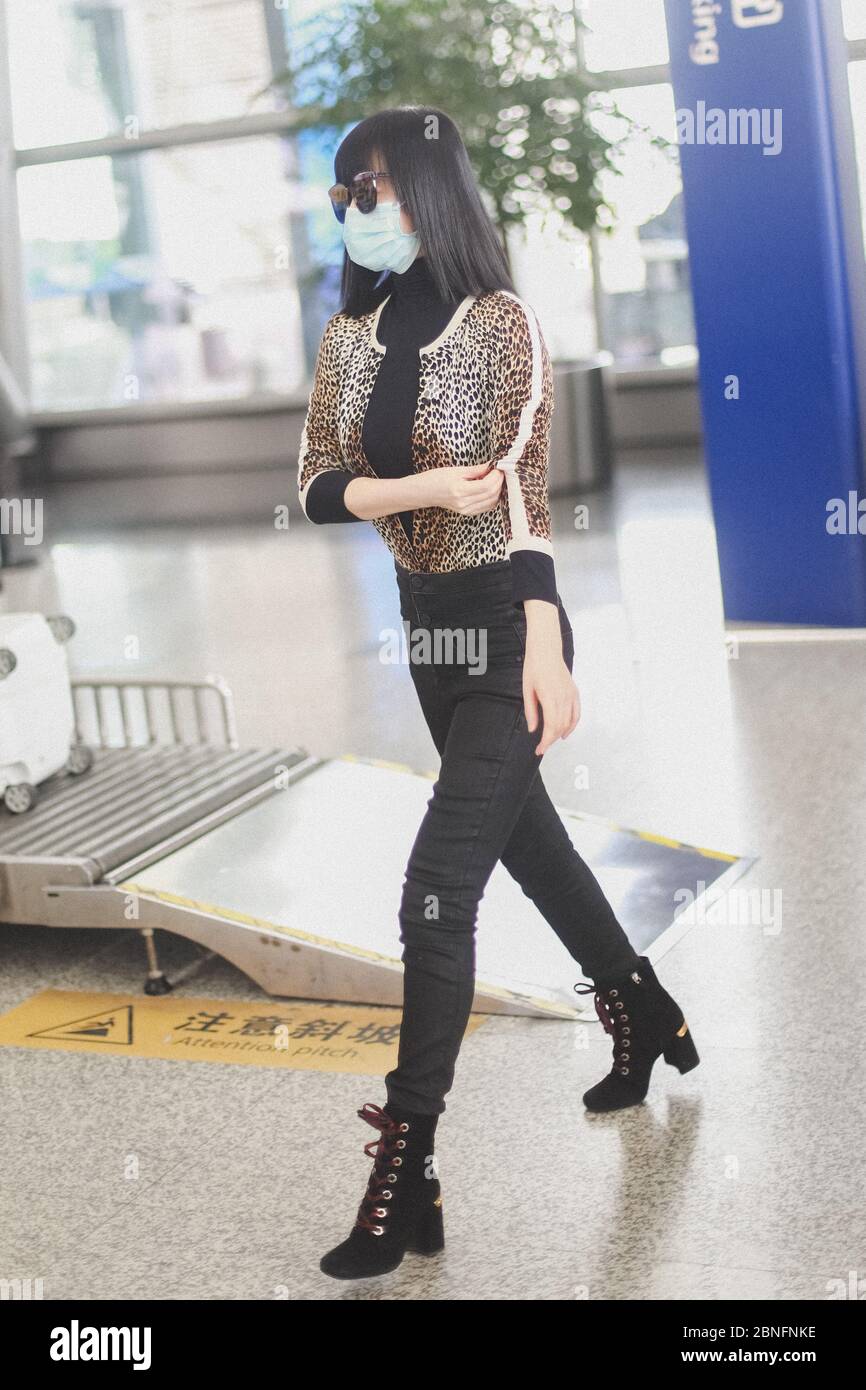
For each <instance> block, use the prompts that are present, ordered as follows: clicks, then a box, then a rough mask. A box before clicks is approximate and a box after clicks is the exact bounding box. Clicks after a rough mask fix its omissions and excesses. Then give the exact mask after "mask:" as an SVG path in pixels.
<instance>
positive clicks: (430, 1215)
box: [406, 1197, 445, 1255]
mask: <svg viewBox="0 0 866 1390" xmlns="http://www.w3.org/2000/svg"><path fill="white" fill-rule="evenodd" d="M406 1248H407V1250H411V1251H412V1252H413V1253H414V1254H416V1255H438V1253H439V1251H440V1250H444V1249H445V1223H444V1221H443V1220H442V1198H441V1197H437V1198H436V1201H435V1202H430V1203H429V1204H426V1205H425V1207H424V1210H423V1212H422V1213H421V1215H420V1216H419V1217H418V1224H417V1225H416V1227H415V1234H414V1236H413V1238H412V1240H410V1242H409V1244H408V1246H407V1247H406Z"/></svg>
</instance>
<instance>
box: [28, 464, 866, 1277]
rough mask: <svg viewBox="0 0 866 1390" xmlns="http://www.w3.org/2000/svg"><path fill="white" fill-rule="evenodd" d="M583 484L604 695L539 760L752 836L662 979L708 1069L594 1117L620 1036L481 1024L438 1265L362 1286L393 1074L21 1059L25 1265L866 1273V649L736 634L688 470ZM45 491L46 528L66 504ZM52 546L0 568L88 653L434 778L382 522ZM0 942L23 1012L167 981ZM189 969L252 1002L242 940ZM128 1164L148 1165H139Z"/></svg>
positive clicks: (579, 609) (702, 823)
mask: <svg viewBox="0 0 866 1390" xmlns="http://www.w3.org/2000/svg"><path fill="white" fill-rule="evenodd" d="M291 484H292V479H291V478H290V477H287V483H286V491H288V490H289V489H290V488H291ZM166 486H169V483H168V482H166ZM589 502H590V528H589V530H588V531H575V530H574V529H573V527H572V525H571V521H572V513H571V507H570V505H569V503H568V502H560V503H557V504H556V506H555V549H556V557H557V568H558V575H559V586H560V592H561V593H562V596H563V599H564V601H565V604H566V607H567V609H568V612H569V615H570V617H571V621H572V626H573V628H574V633H575V648H576V658H575V675H576V679H577V681H578V684H579V686H580V689H581V693H582V697H583V705H584V716H583V719H582V722H581V724H580V725H579V726H578V728H577V730H576V731H575V733H574V735H573V736H572V737H571V739H569V740H568V741H567V742H565V743H561V744H558V745H556V746H555V747H554V748H553V749H552V750H551V751H550V753H548V754H547V756H546V758H545V765H544V766H545V771H544V776H545V781H546V782H547V784H548V787H549V789H550V791H551V795H552V796H553V798H554V800H555V801H557V802H558V803H559V804H561V805H562V806H566V807H571V808H573V809H575V810H580V811H586V812H589V813H591V814H596V815H600V816H603V817H605V818H607V819H611V820H615V821H617V822H619V823H621V824H631V825H639V826H646V827H649V826H660V827H663V828H664V830H665V832H666V833H667V834H669V835H671V836H672V837H674V838H676V839H681V840H683V841H687V842H689V843H693V844H698V845H720V846H723V847H725V848H730V849H732V850H754V851H756V852H757V853H758V854H759V855H760V860H759V862H758V864H757V865H756V866H755V868H754V869H753V870H752V871H751V873H750V874H749V875H748V877H747V878H745V879H743V880H741V883H739V884H737V885H735V887H734V889H733V890H732V893H731V895H730V902H726V900H722V903H721V904H720V910H719V912H718V913H717V914H716V915H715V918H714V920H712V921H707V922H699V923H698V924H696V925H695V926H693V927H692V929H691V930H690V931H689V932H688V934H687V935H686V936H685V937H684V938H683V939H682V940H681V941H680V942H679V944H678V945H677V946H676V948H675V949H674V950H673V951H672V952H670V954H668V955H667V956H666V957H665V959H664V963H663V967H662V969H661V971H660V973H661V975H662V978H663V980H664V983H665V984H666V986H667V988H668V989H669V990H671V992H672V993H673V994H674V995H675V996H676V997H677V999H679V1001H680V1002H681V1003H682V1005H683V1007H684V1009H685V1010H686V1011H687V1014H688V1018H689V1022H690V1024H691V1027H692V1029H693V1032H694V1035H695V1040H696V1042H697V1045H698V1048H699V1051H700V1053H701V1058H702V1064H701V1066H700V1067H699V1068H698V1069H697V1070H696V1071H694V1072H692V1073H690V1074H689V1075H687V1076H686V1077H680V1076H679V1075H677V1074H676V1073H675V1072H673V1071H672V1070H671V1069H670V1068H667V1067H664V1068H661V1069H660V1070H659V1071H658V1072H657V1074H656V1076H655V1077H654V1080H653V1086H652V1090H651V1092H650V1097H649V1100H648V1101H647V1103H646V1105H645V1106H644V1107H642V1108H640V1109H639V1110H636V1111H632V1112H627V1113H625V1114H623V1115H620V1116H618V1117H617V1116H613V1117H589V1116H587V1115H586V1113H585V1112H584V1111H583V1108H582V1106H581V1102H580V1096H581V1093H582V1091H583V1090H584V1089H585V1088H586V1086H587V1084H590V1083H592V1082H593V1081H595V1080H597V1079H598V1078H599V1077H600V1076H601V1075H602V1074H603V1073H604V1072H605V1071H607V1069H608V1066H609V1062H610V1051H609V1046H608V1042H609V1040H608V1039H607V1038H606V1037H604V1036H603V1035H602V1033H601V1029H600V1028H597V1027H592V1026H587V1025H580V1024H578V1025H574V1024H570V1023H568V1022H559V1021H556V1020H537V1019H517V1018H494V1019H490V1020H489V1021H488V1022H487V1023H486V1024H485V1025H484V1027H483V1028H482V1029H480V1030H479V1031H478V1033H477V1035H476V1036H475V1037H473V1038H472V1040H471V1045H467V1047H466V1049H465V1050H464V1053H463V1054H462V1056H461V1059H460V1063H459V1065H458V1072H457V1079H456V1083H455V1086H454V1089H453V1091H452V1092H451V1094H450V1095H449V1098H448V1108H447V1112H446V1114H445V1116H444V1117H443V1119H442V1121H441V1122H440V1127H439V1140H438V1148H439V1155H440V1157H439V1166H440V1169H441V1176H442V1181H443V1190H444V1192H445V1193H446V1210H447V1217H446V1224H447V1227H448V1231H447V1240H448V1246H447V1251H446V1254H445V1256H444V1258H439V1259H437V1260H434V1261H423V1260H422V1259H420V1257H409V1258H408V1259H407V1260H406V1262H405V1263H404V1265H403V1266H402V1267H401V1269H400V1270H399V1271H398V1272H397V1273H396V1274H394V1275H391V1276H389V1277H388V1278H387V1279H385V1280H382V1281H381V1282H375V1283H372V1284H366V1285H358V1286H350V1287H347V1288H343V1287H342V1286H340V1287H339V1288H338V1287H337V1286H336V1285H334V1284H332V1283H331V1281H328V1280H326V1279H325V1277H324V1276H321V1275H320V1274H319V1273H318V1269H317V1262H318V1258H319V1256H320V1254H321V1253H322V1252H323V1251H324V1250H326V1249H328V1248H330V1246H331V1245H333V1244H334V1243H335V1241H336V1240H337V1239H341V1238H342V1236H343V1235H344V1234H346V1233H347V1231H348V1228H349V1226H350V1225H351V1222H352V1220H353V1219H354V1213H355V1210H356V1208H357V1203H358V1201H359V1200H360V1196H361V1192H362V1191H363V1187H364V1183H365V1182H366V1177H367V1172H368V1164H367V1161H366V1160H365V1159H364V1156H363V1153H362V1146H363V1145H364V1144H365V1143H366V1142H367V1140H368V1137H369V1136H368V1133H363V1132H362V1131H365V1130H366V1129H367V1127H366V1126H365V1125H363V1123H362V1122H361V1121H360V1120H358V1119H357V1118H356V1116H355V1111H356V1110H357V1109H358V1108H359V1107H360V1106H361V1104H362V1103H363V1102H364V1101H365V1100H371V1101H374V1102H376V1103H381V1101H382V1099H383V1095H382V1092H381V1088H380V1087H378V1086H376V1085H375V1084H373V1085H371V1084H370V1083H369V1082H368V1081H367V1080H365V1079H363V1078H357V1077H352V1076H333V1075H321V1074H316V1073H282V1074H279V1075H278V1074H277V1073H276V1072H275V1071H272V1070H267V1069H262V1070H260V1069H258V1068H254V1067H250V1068H232V1067H226V1068H219V1067H200V1068H196V1067H186V1066H184V1065H182V1064H177V1063H171V1062H167V1061H160V1060H143V1059H142V1060H135V1059H129V1060H122V1059H118V1058H116V1057H102V1058H99V1057H91V1056H87V1057H83V1056H82V1057H79V1056H73V1055H71V1054H60V1053H48V1052H46V1053H41V1052H39V1053H38V1052H31V1051H17V1050H14V1049H6V1048H4V1049H0V1070H2V1072H3V1075H4V1079H5V1080H6V1082H7V1085H6V1086H4V1095H5V1096H6V1100H5V1102H4V1104H5V1123H4V1127H3V1135H2V1139H0V1171H2V1172H3V1174H4V1182H5V1186H6V1194H5V1195H6V1197H7V1201H6V1203H5V1208H6V1212H7V1216H6V1220H5V1222H4V1234H3V1237H2V1241H3V1246H2V1250H0V1266H2V1268H3V1272H4V1276H5V1277H8V1278H12V1277H15V1276H16V1275H21V1276H22V1277H23V1276H26V1275H28V1274H30V1275H34V1276H35V1275H40V1276H44V1278H45V1296H46V1297H56V1298H71V1297H95V1298H100V1297H102V1298H105V1297H116V1296H120V1297H130V1298H140V1297H148V1296H154V1295H155V1296H157V1297H163V1298H178V1297H180V1298H241V1299H245V1298H270V1297H274V1296H275V1294H274V1290H275V1289H276V1288H277V1287H278V1286H284V1287H286V1288H287V1289H288V1291H289V1296H290V1297H292V1298H301V1299H333V1298H334V1297H339V1298H350V1299H357V1298H360V1299H369V1298H373V1299H379V1298H385V1299H387V1298H398V1299H418V1298H430V1299H452V1298H455V1299H484V1298H491V1299H492V1298H506V1299H524V1298H526V1299H571V1298H576V1299H581V1298H586V1297H589V1298H650V1299H653V1298H693V1297H705V1298H723V1297H728V1296H744V1297H747V1298H755V1299H764V1298H776V1297H780V1298H794V1297H801V1296H802V1297H807V1298H815V1299H823V1298H826V1297H828V1296H830V1291H831V1290H832V1289H833V1288H834V1287H836V1286H835V1285H834V1284H833V1283H832V1282H831V1281H840V1283H841V1284H849V1285H850V1276H851V1272H852V1271H854V1272H855V1278H854V1281H853V1285H854V1286H855V1287H856V1282H857V1277H859V1278H861V1279H862V1278H863V1277H864V1275H866V1271H864V1269H863V1258H864V1256H863V1251H864V1216H863V1209H862V1201H861V1199H860V1193H861V1192H862V1190H863V1188H864V1185H866V1184H864V1179H866V1158H864V1155H863V1149H862V1132H861V1131H862V1125H861V1123H860V1120H859V1116H860V1115H861V1114H862V1110H863V1099H864V1097H863V1080H862V1076H861V1070H862V1069H861V1068H860V1067H859V1066H858V1061H857V1049H856V1030H855V1031H854V1032H853V1033H852V1024H853V1023H854V1022H855V1021H856V1020H857V1019H858V1018H859V1011H860V1009H861V998H860V996H861V984H860V981H861V979H862V976H863V969H864V957H866V941H864V934H863V930H862V921H863V910H862V906H861V904H862V901H863V889H864V887H866V867H864V866H866V858H864V855H863V844H864V841H866V796H864V791H866V785H864V784H866V760H864V758H863V755H862V753H863V747H864V742H866V701H864V698H863V696H864V689H866V643H860V642H856V641H854V642H850V641H849V642H841V641H840V642H838V643H836V642H816V643H812V644H810V643H779V644H761V645H746V644H745V643H743V644H741V645H740V646H739V647H737V645H736V643H735V642H734V643H731V642H728V643H727V644H726V641H725V634H724V630H723V626H722V619H721V604H720V599H719V592H718V581H717V575H716V569H715V562H714V554H713V541H712V527H711V522H710V517H709V511H708V507H707V501H706V493H705V486H704V481H703V475H702V471H701V469H700V468H699V467H698V466H697V464H695V463H694V462H693V461H690V460H684V461H680V460H664V459H661V458H658V459H653V458H651V457H642V458H640V459H632V460H623V462H622V465H621V466H620V468H619V470H618V476H617V484H616V488H615V491H614V494H613V496H611V497H610V498H604V499H592V498H590V499H589ZM45 515H46V528H47V530H48V532H49V533H50V532H51V522H52V507H51V498H50V497H49V498H47V499H46V507H45ZM50 540H51V548H50V554H47V555H46V556H45V558H44V560H43V562H42V564H40V565H39V566H38V567H32V568H29V569H23V570H20V571H16V572H14V573H11V574H8V575H6V576H4V580H5V587H4V591H3V594H2V605H3V608H4V609H5V610H6V611H11V610H13V609H25V608H28V607H36V608H41V609H43V610H44V611H67V612H69V613H71V614H72V615H73V616H74V617H75V619H76V621H77V623H78V634H77V636H76V638H75V640H74V643H73V645H72V647H71V648H70V652H71V656H72V659H73V661H74V663H75V667H76V669H77V670H78V671H79V672H82V673H84V672H91V673H97V672H106V673H107V672H109V671H117V670H118V669H121V670H126V669H129V668H130V666H132V669H134V671H135V672H137V673H140V674H159V673H168V674H171V675H178V676H194V675H200V674H204V673H208V672H212V671H216V672H219V673H221V674H222V675H224V676H225V677H226V679H227V680H228V682H229V684H230V685H231V686H232V688H233V690H234V692H235V697H236V701H237V707H238V715H239V723H240V734H241V738H242V740H243V741H244V742H248V743H265V744H268V745H277V744H280V743H283V742H285V741H286V740H287V739H288V740H291V741H293V742H298V743H301V744H304V745H306V746H307V747H309V748H310V749H312V750H315V751H317V752H320V753H323V754H333V753H343V752H347V751H351V752H356V753H359V754H362V755H364V756H365V757H374V758H384V759H389V760H393V761H396V762H402V763H408V764H410V765H412V766H414V767H417V768H419V769H426V768H431V767H433V766H435V755H434V751H433V746H432V743H431V741H430V739H429V736H428V734H427V732H426V729H425V727H424V725H423V721H422V720H421V716H420V713H419V711H418V709H417V707H416V705H415V704H414V697H413V694H412V690H411V687H410V683H409V677H408V672H407V670H406V668H405V667H401V666H397V665H391V664H388V663H386V662H383V661H381V660H380V646H381V644H382V643H383V642H384V641H385V638H384V637H383V633H387V631H388V630H392V631H393V630H394V629H395V628H398V627H399V612H398V610H397V604H396V593H395V587H394V579H393V573H392V570H391V567H390V560H389V557H388V555H387V552H386V551H384V549H383V547H382V544H381V542H380V540H379V538H378V536H377V535H376V534H375V532H374V531H373V528H372V527H367V526H363V525H359V526H345V527H334V528H324V527H322V528H317V527H313V526H311V525H309V523H307V522H305V521H304V520H303V518H298V517H297V516H296V515H295V516H293V518H292V523H291V527H290V530H289V531H288V533H285V532H282V531H276V530H273V529H271V527H270V526H269V523H268V520H267V519H265V520H262V521H259V522H255V521H252V520H251V521H250V522H249V524H243V525H240V524H232V525H227V526H226V527H224V528H219V529H215V528H204V527H203V528H201V529H198V530H196V529H193V530H191V529H190V528H189V527H186V526H185V527H177V528H174V529H172V528H165V527H164V528H161V529H160V530H159V531H140V530H139V531H133V530H128V529H120V528H118V529H116V530H109V531H105V532H100V531H99V530H98V529H96V528H95V527H94V528H93V529H91V530H89V531H85V530H83V529H82V528H78V529H77V530H72V529H67V530H66V531H64V532H61V533H60V534H58V531H57V528H56V527H55V530H54V532H53V535H50ZM46 548H47V547H46ZM322 835H323V836H325V835H327V826H322ZM334 853H335V855H337V854H339V846H338V845H335V846H334ZM747 892H748V893H749V903H748V910H746V911H743V898H744V896H745V894H746V893H747ZM766 903H771V904H772V911H769V912H766V913H765V912H764V910H763V905H764V904H766ZM756 904H760V907H756ZM346 910H347V912H351V903H347V905H346ZM2 942H3V956H4V966H5V969H4V971H3V982H2V986H0V991H2V994H0V1006H2V1007H3V1008H9V1007H11V1006H12V1005H14V1004H16V1003H18V1002H20V1001H21V1000H22V999H24V998H25V997H27V996H28V995H29V994H32V993H34V992H35V991H36V990H38V989H42V988H49V987H52V988H58V989H62V988H66V989H91V990H105V991H109V992H115V993H121V992H126V991H130V990H137V989H138V987H139V984H140V978H141V974H142V960H141V956H140V953H139V950H138V948H137V944H136V943H134V942H133V941H132V940H130V939H127V938H126V937H125V936H123V935H121V934H118V933H100V932H84V931H73V932H68V933H67V932H53V933H52V932H50V931H34V930H32V929H29V928H28V929H25V928H12V929H4V931H3V934H2ZM164 954H165V956H166V960H165V964H166V968H169V969H170V968H171V967H172V965H173V964H180V963H182V962H183V961H185V960H187V959H189V956H190V948H189V946H188V943H184V942H180V941H171V940H167V941H166V942H165V945H164ZM188 992H189V993H191V994H196V995H207V996H209V997H212V998H219V999H226V998H237V999H247V1000H248V999H252V998H254V997H255V991H251V989H250V987H249V985H248V982H247V981H245V980H244V979H243V977H241V976H240V975H239V974H238V973H237V972H236V971H234V970H233V969H232V968H231V967H229V966H226V965H224V964H222V963H220V962H218V961H217V962H213V963H212V964H211V965H210V966H209V967H208V968H207V969H206V970H205V971H204V972H203V973H202V974H200V975H198V976H196V978H195V981H194V984H192V983H191V987H190V988H189V990H188ZM852 1037H854V1039H855V1041H854V1043H852ZM11 1082H14V1084H9V1083H11ZM130 1154H135V1155H136V1156H137V1158H138V1160H139V1166H138V1171H139V1173H140V1178H139V1181H138V1182H131V1181H127V1180H126V1179H125V1176H124V1175H125V1173H126V1172H127V1171H128V1165H127V1166H125V1165H126V1160H127V1158H128V1156H129V1155H130ZM311 1154H314V1155H315V1156H316V1161H315V1163H314V1165H313V1167H312V1169H311V1166H310V1155H311ZM540 1170H543V1173H542V1174H541V1175H540ZM311 1172H312V1174H313V1176H312V1178H311ZM10 1199H11V1200H10ZM506 1208H507V1209H508V1211H509V1221H508V1223H507V1226H506V1224H505V1223H503V1222H502V1212H503V1211H504V1210H505V1209H506ZM491 1255H493V1256H494V1258H491ZM858 1271H859V1274H858Z"/></svg>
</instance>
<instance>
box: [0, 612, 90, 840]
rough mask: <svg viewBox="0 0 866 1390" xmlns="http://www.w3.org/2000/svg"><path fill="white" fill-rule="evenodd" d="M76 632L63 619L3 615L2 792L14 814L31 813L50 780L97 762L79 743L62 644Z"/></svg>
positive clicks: (0, 693) (0, 640)
mask: <svg viewBox="0 0 866 1390" xmlns="http://www.w3.org/2000/svg"><path fill="white" fill-rule="evenodd" d="M74 632H75V624H74V623H73V622H72V619H71V618H67V617H65V616H59V617H52V618H46V617H44V616H43V614H41V613H3V614H0V793H2V795H3V800H4V802H5V804H6V807H7V809H8V810H10V811H13V812H16V813H17V812H21V811H29V810H30V807H31V806H32V805H33V803H34V801H35V800H36V787H37V785H38V783H40V782H44V781H45V779H46V777H51V776H53V775H54V773H56V772H59V771H60V770H61V769H63V768H65V769H66V771H67V772H72V773H79V772H86V771H87V769H88V768H89V767H90V765H91V763H92V761H93V754H92V753H91V751H90V749H89V748H87V747H86V746H85V745H83V744H79V743H76V742H75V709H74V706H73V703H72V689H71V686H70V683H69V667H68V665H67V662H66V649H65V646H64V644H65V643H66V642H67V641H68V640H69V638H70V637H71V636H72V634H73V633H74Z"/></svg>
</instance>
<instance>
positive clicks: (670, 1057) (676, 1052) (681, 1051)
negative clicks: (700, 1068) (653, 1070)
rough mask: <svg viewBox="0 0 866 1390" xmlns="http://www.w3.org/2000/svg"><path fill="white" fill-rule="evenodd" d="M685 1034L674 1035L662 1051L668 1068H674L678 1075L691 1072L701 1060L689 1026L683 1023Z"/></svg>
mask: <svg viewBox="0 0 866 1390" xmlns="http://www.w3.org/2000/svg"><path fill="white" fill-rule="evenodd" d="M682 1026H683V1028H685V1032H684V1033H682V1034H680V1033H675V1034H674V1036H673V1037H672V1038H671V1040H670V1042H669V1043H668V1045H667V1047H666V1048H665V1050H664V1053H663V1056H664V1059H665V1061H666V1062H667V1064H668V1066H669V1067H676V1069H677V1071H678V1072H680V1073H685V1072H687V1071H691V1070H692V1068H693V1067H696V1066H697V1065H698V1062H699V1061H700V1060H701V1059H700V1057H699V1056H698V1049H697V1048H696V1047H695V1043H694V1038H693V1037H692V1035H691V1033H690V1032H689V1026H688V1024H687V1023H684V1024H683V1025H682Z"/></svg>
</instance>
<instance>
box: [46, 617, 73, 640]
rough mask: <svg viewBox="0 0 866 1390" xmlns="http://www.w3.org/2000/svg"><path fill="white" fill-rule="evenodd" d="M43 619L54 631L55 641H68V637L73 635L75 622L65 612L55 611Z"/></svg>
mask: <svg viewBox="0 0 866 1390" xmlns="http://www.w3.org/2000/svg"><path fill="white" fill-rule="evenodd" d="M45 621H46V622H47V624H48V626H49V627H50V628H51V631H52V632H53V633H54V640H55V641H56V642H68V641H69V639H70V637H74V636H75V624H74V622H73V621H72V619H71V618H70V617H69V616H68V615H67V614H66V613H56V614H54V615H52V617H50V618H46V619H45Z"/></svg>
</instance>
